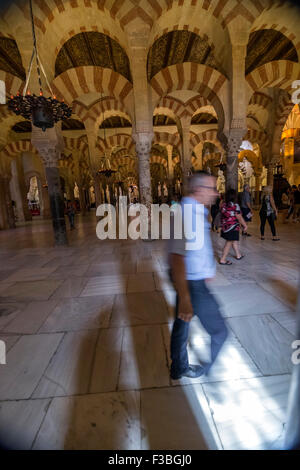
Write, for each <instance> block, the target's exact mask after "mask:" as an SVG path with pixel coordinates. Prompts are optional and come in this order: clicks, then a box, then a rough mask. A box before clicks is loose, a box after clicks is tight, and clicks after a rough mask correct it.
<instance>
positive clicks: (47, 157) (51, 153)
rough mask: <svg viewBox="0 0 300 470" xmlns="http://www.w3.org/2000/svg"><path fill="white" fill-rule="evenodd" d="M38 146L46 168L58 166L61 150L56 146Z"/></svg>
mask: <svg viewBox="0 0 300 470" xmlns="http://www.w3.org/2000/svg"><path fill="white" fill-rule="evenodd" d="M35 147H36V148H37V150H38V152H39V154H40V156H41V158H42V160H43V163H44V165H45V167H46V168H54V167H58V160H59V159H60V155H61V154H60V151H59V150H58V149H57V148H56V147H46V146H42V145H41V146H37V145H35Z"/></svg>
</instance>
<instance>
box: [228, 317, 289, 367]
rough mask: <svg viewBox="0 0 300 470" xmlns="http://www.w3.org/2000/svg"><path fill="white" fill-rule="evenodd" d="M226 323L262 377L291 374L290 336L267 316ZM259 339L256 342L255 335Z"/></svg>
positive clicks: (233, 320) (233, 319)
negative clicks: (258, 334) (258, 336)
mask: <svg viewBox="0 0 300 470" xmlns="http://www.w3.org/2000/svg"><path fill="white" fill-rule="evenodd" d="M228 323H229V325H230V327H231V328H232V330H233V331H234V333H235V335H236V336H237V337H238V339H239V341H240V343H241V344H242V346H243V347H244V348H245V349H246V350H247V352H248V354H249V355H250V356H251V358H252V359H253V361H254V362H255V364H256V365H257V366H258V368H259V369H260V370H261V372H262V373H263V374H264V375H276V374H285V373H290V372H291V371H292V366H293V364H292V361H291V355H292V352H293V350H292V347H291V344H292V342H293V339H294V338H293V336H292V335H291V334H290V333H289V332H288V331H287V330H286V329H285V328H283V327H282V326H281V325H279V323H278V322H277V321H275V320H274V319H273V318H272V317H271V316H269V315H259V316H255V315H253V316H247V317H246V316H243V317H239V318H230V319H228ZM258 331H259V333H260V340H259V341H257V332H258Z"/></svg>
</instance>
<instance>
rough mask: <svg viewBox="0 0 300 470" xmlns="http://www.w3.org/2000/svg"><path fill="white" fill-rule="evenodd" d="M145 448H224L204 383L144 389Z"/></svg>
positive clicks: (143, 424)
mask: <svg viewBox="0 0 300 470" xmlns="http://www.w3.org/2000/svg"><path fill="white" fill-rule="evenodd" d="M141 413H142V416H141V424H142V436H143V437H142V449H143V450H148V449H157V450H160V449H162V450H166V449H168V450H206V449H211V450H212V449H218V448H221V443H220V441H219V438H218V435H217V432H216V430H215V428H214V423H213V419H212V416H211V414H210V410H209V407H208V404H207V401H206V398H205V395H204V393H203V390H202V388H201V385H194V386H192V385H189V386H185V387H175V388H162V389H156V390H143V391H142V392H141Z"/></svg>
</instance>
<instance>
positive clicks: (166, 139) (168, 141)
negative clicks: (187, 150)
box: [153, 132, 181, 147]
mask: <svg viewBox="0 0 300 470" xmlns="http://www.w3.org/2000/svg"><path fill="white" fill-rule="evenodd" d="M180 141H181V139H180V135H179V134H178V132H176V133H175V134H170V133H169V132H154V139H153V144H155V143H159V144H163V145H173V147H178V146H179V144H180Z"/></svg>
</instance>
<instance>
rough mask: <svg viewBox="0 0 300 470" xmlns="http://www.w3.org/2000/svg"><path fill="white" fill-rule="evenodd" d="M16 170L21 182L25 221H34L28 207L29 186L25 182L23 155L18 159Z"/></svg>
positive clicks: (18, 156)
mask: <svg viewBox="0 0 300 470" xmlns="http://www.w3.org/2000/svg"><path fill="white" fill-rule="evenodd" d="M16 169H17V174H18V182H19V188H20V194H21V201H22V206H23V213H24V218H25V220H32V215H31V213H30V210H29V207H28V199H27V194H28V191H29V188H27V185H26V182H25V175H24V167H23V161H22V154H20V153H19V154H18V155H17V157H16Z"/></svg>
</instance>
